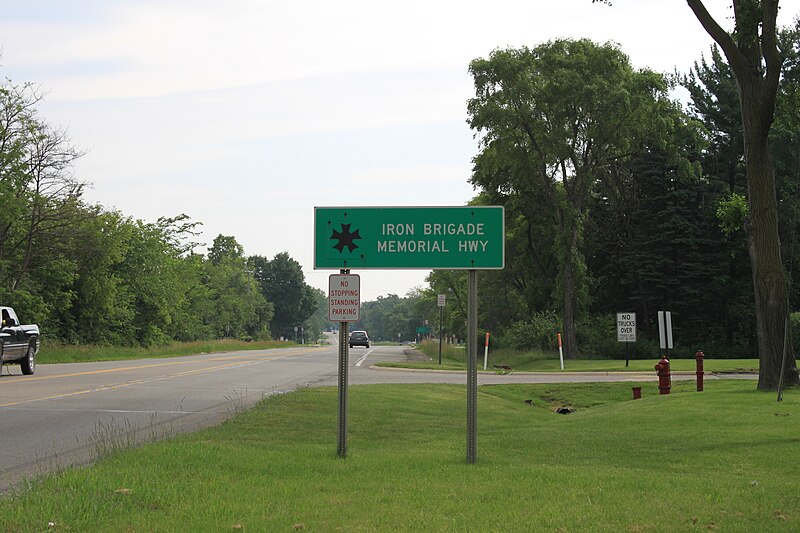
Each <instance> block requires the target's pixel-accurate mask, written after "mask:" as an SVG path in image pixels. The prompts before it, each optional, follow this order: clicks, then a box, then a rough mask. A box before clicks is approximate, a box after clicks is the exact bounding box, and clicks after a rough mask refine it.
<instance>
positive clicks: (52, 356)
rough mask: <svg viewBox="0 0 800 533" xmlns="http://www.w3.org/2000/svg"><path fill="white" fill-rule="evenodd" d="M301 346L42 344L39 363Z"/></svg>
mask: <svg viewBox="0 0 800 533" xmlns="http://www.w3.org/2000/svg"><path fill="white" fill-rule="evenodd" d="M292 346H299V345H298V344H296V343H294V342H290V341H253V342H245V341H239V340H234V339H224V340H212V341H198V342H175V343H171V344H167V345H165V346H151V347H149V348H141V347H124V346H95V345H90V344H49V343H47V342H45V343H43V344H42V348H41V349H40V351H39V354H38V355H37V356H36V362H37V363H38V364H47V363H82V362H90V361H123V360H128V359H145V358H158V357H176V356H180V355H195V354H201V353H214V352H232V351H239V350H266V349H270V348H288V347H292Z"/></svg>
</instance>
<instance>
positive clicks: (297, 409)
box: [0, 380, 800, 532]
mask: <svg viewBox="0 0 800 533" xmlns="http://www.w3.org/2000/svg"><path fill="white" fill-rule="evenodd" d="M635 385H637V384H635V383H619V384H592V385H586V384H583V385H503V386H484V387H481V388H480V390H479V398H478V413H479V419H478V464H476V465H467V464H466V407H465V403H466V401H465V400H466V392H465V387H464V386H453V385H374V386H352V387H350V391H349V392H350V394H349V399H350V403H349V439H348V452H349V453H348V457H347V458H346V459H338V458H337V457H336V425H337V421H336V420H337V419H336V416H337V391H336V389H335V388H314V389H302V390H299V391H297V392H294V393H291V394H285V395H280V396H274V397H271V398H268V399H266V400H264V401H262V402H261V403H259V404H258V405H257V406H256V407H255V408H253V409H251V410H248V411H246V412H243V413H240V414H238V415H237V416H235V417H234V418H232V419H230V420H229V421H227V422H226V423H224V424H222V425H221V426H218V427H215V428H210V429H207V430H204V431H202V432H199V433H196V434H192V435H184V436H180V437H177V438H174V439H171V440H169V441H163V442H158V443H151V444H148V445H145V446H143V447H141V448H139V449H135V450H129V451H125V452H119V453H114V454H112V455H109V456H107V457H104V458H102V459H100V460H98V462H97V463H96V464H95V465H94V466H93V467H89V468H82V469H76V470H68V471H65V472H63V473H61V474H58V475H56V476H54V477H51V478H48V479H44V480H42V481H40V482H38V483H35V484H32V485H31V486H30V487H28V488H26V489H22V490H20V491H19V492H17V493H15V494H11V495H10V496H6V497H5V498H4V500H3V512H2V513H0V530H2V531H5V532H15V531H148V532H149V531H170V532H172V531H297V530H303V531H526V532H528V531H609V532H612V531H613V532H645V531H646V532H650V531H653V532H658V531H742V532H752V531H798V530H800V492H798V490H797V479H798V475H800V466H799V465H798V461H797V450H798V446H799V445H800V430H798V420H799V419H800V391H798V390H796V389H793V390H789V391H786V394H785V399H784V401H783V402H781V403H777V402H776V401H775V395H774V394H766V393H760V392H757V391H755V384H754V383H753V382H751V381H746V382H745V381H736V380H727V381H714V382H713V383H707V385H706V391H705V392H702V393H697V392H693V387H692V386H691V384H687V383H677V384H675V387H674V389H673V394H671V395H669V396H658V395H657V394H656V387H655V385H654V384H652V383H650V384H642V386H643V387H644V389H643V395H644V397H643V398H642V399H641V400H632V399H631V386H635ZM526 400H530V401H531V402H530V403H528V402H526ZM567 405H569V406H572V407H574V408H576V411H575V412H574V413H572V414H569V415H560V414H555V413H554V412H553V409H554V407H559V406H567Z"/></svg>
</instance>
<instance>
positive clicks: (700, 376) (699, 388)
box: [694, 352, 705, 392]
mask: <svg viewBox="0 0 800 533" xmlns="http://www.w3.org/2000/svg"><path fill="white" fill-rule="evenodd" d="M704 357H705V355H703V352H697V353H696V354H694V358H695V360H697V392H703V358H704Z"/></svg>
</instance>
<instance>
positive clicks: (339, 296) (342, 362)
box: [328, 269, 361, 458]
mask: <svg viewBox="0 0 800 533" xmlns="http://www.w3.org/2000/svg"><path fill="white" fill-rule="evenodd" d="M360 309H361V278H360V277H359V276H358V275H357V274H350V270H348V269H342V270H340V271H339V274H338V275H337V274H331V275H330V276H329V277H328V320H330V321H331V322H334V321H338V322H339V440H338V445H337V447H336V455H337V456H339V457H341V458H345V457H347V371H348V369H349V366H350V364H349V357H348V355H349V354H348V350H347V349H348V347H349V345H348V342H349V335H348V331H347V330H348V327H349V325H350V322H357V321H358V320H359V319H360V318H361V313H360Z"/></svg>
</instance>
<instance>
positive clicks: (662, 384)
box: [656, 355, 672, 394]
mask: <svg viewBox="0 0 800 533" xmlns="http://www.w3.org/2000/svg"><path fill="white" fill-rule="evenodd" d="M656 374H658V393H659V394H669V390H670V389H671V388H672V374H670V371H669V359H667V356H666V355H662V356H661V361H659V362H658V363H656Z"/></svg>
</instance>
